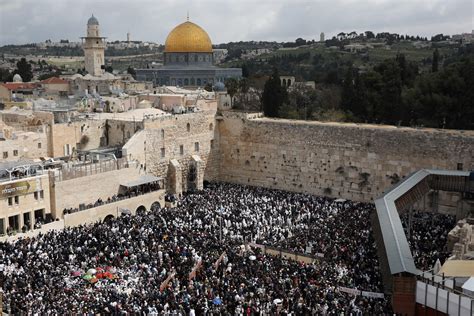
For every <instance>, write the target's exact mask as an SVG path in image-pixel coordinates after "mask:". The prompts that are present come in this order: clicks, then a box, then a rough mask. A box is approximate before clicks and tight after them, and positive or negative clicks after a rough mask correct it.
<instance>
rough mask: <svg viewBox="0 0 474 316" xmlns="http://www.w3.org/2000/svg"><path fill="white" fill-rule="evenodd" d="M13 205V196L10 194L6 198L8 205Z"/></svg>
mask: <svg viewBox="0 0 474 316" xmlns="http://www.w3.org/2000/svg"><path fill="white" fill-rule="evenodd" d="M12 205H13V198H12V197H11V196H10V197H9V198H8V206H12Z"/></svg>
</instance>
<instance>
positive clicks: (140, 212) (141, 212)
mask: <svg viewBox="0 0 474 316" xmlns="http://www.w3.org/2000/svg"><path fill="white" fill-rule="evenodd" d="M145 212H146V207H145V206H143V205H140V206H139V207H137V211H136V212H135V214H136V215H140V214H143V213H145Z"/></svg>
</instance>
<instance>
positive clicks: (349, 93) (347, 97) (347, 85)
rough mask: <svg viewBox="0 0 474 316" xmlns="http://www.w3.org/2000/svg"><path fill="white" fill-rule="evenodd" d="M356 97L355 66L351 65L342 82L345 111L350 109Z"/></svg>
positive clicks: (343, 107) (342, 101)
mask: <svg viewBox="0 0 474 316" xmlns="http://www.w3.org/2000/svg"><path fill="white" fill-rule="evenodd" d="M355 97H356V91H355V86H354V68H352V65H351V66H350V67H349V68H347V70H346V74H345V76H344V81H343V82H342V99H341V108H342V109H343V110H345V111H350V110H351V106H352V104H353V103H354V100H355Z"/></svg>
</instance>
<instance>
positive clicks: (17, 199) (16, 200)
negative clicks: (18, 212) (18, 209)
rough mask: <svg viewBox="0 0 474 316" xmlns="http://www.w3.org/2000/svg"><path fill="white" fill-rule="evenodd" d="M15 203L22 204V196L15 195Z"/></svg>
mask: <svg viewBox="0 0 474 316" xmlns="http://www.w3.org/2000/svg"><path fill="white" fill-rule="evenodd" d="M15 204H17V205H18V204H20V197H19V196H18V195H17V196H15Z"/></svg>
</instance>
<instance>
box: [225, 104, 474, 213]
mask: <svg viewBox="0 0 474 316" xmlns="http://www.w3.org/2000/svg"><path fill="white" fill-rule="evenodd" d="M218 128H219V149H220V159H219V179H220V180H222V181H227V182H233V183H239V184H249V185H257V186H263V187H268V188H275V189H282V190H289V191H299V192H307V193H311V194H315V195H324V196H332V197H337V198H344V199H351V200H356V201H366V202H369V201H372V200H373V199H375V198H376V197H378V196H379V195H380V194H382V193H383V192H384V190H387V189H388V188H389V187H391V186H392V185H394V184H395V183H397V182H398V181H399V180H401V179H403V178H404V177H406V176H407V175H409V174H410V173H412V172H414V171H416V170H419V169H422V168H432V169H450V170H456V169H463V170H473V169H474V131H457V130H436V129H414V128H405V127H395V126H382V125H365V124H350V123H344V124H340V123H322V122H305V121H290V120H282V119H269V118H263V117H261V115H258V114H244V113H238V112H222V114H221V116H220V117H218ZM443 199H448V201H444V202H445V203H447V206H451V207H455V206H456V203H457V202H458V200H459V199H460V197H459V196H457V195H455V194H452V195H445V196H444V197H443Z"/></svg>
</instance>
